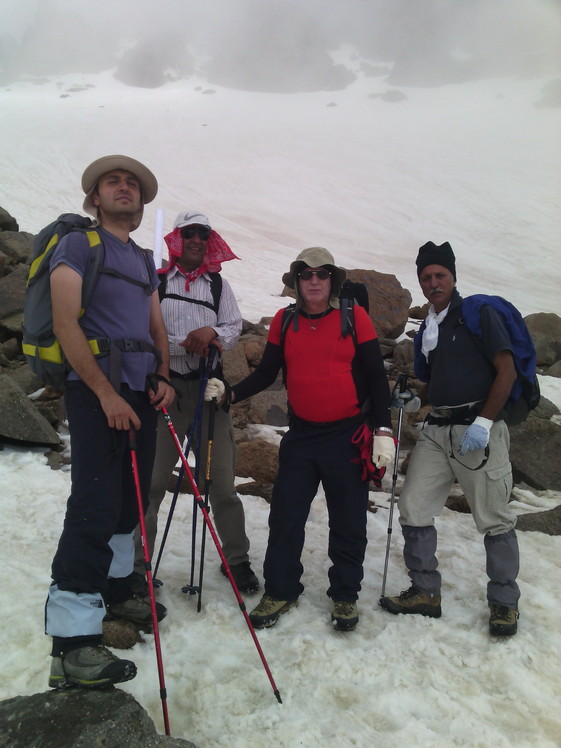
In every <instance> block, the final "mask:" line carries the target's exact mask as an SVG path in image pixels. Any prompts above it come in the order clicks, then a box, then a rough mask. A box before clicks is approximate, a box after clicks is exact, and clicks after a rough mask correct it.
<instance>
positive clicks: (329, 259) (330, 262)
mask: <svg viewBox="0 0 561 748" xmlns="http://www.w3.org/2000/svg"><path fill="white" fill-rule="evenodd" d="M302 265H307V266H308V267H309V268H319V267H322V266H324V265H327V266H328V267H329V269H330V270H331V272H333V273H335V278H336V280H337V284H336V286H337V289H336V293H339V290H340V289H341V286H342V285H343V281H344V280H345V278H346V277H347V273H346V272H345V270H344V269H343V268H338V267H337V266H336V265H335V260H334V259H333V255H332V254H331V252H329V251H328V250H327V249H324V248H323V247H308V248H307V249H303V250H302V251H301V252H300V254H299V255H298V257H297V258H296V259H295V260H294V262H292V263H291V264H290V270H289V271H288V273H285V274H284V275H283V276H282V282H283V283H284V285H285V286H288V288H291V289H292V290H293V291H295V290H296V288H295V286H296V273H297V272H298V271H300V270H301V269H302ZM333 290H335V289H333Z"/></svg>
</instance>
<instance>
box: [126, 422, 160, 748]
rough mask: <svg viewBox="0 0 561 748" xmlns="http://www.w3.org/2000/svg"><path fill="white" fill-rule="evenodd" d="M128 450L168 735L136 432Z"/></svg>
mask: <svg viewBox="0 0 561 748" xmlns="http://www.w3.org/2000/svg"><path fill="white" fill-rule="evenodd" d="M129 449H130V453H131V463H132V474H133V479H134V485H135V488H136V498H137V500H138V516H139V522H140V537H141V539H142V550H143V552H144V567H145V570H146V582H147V584H148V595H149V598H150V611H151V613H152V627H153V629H154V647H155V649H156V661H157V663H158V677H159V679H160V698H161V700H162V711H163V714H164V728H165V731H166V735H170V730H169V718H168V707H167V700H166V699H167V693H166V683H165V679H164V663H163V660H162V649H161V647H160V630H159V628H158V614H157V612H156V596H155V594H154V582H153V580H152V566H151V564H150V554H149V552H148V538H147V535H146V523H145V522H144V506H143V504H142V490H141V488H140V478H139V473H138V462H137V459H136V432H135V430H134V429H130V430H129Z"/></svg>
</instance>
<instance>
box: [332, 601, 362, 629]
mask: <svg viewBox="0 0 561 748" xmlns="http://www.w3.org/2000/svg"><path fill="white" fill-rule="evenodd" d="M331 620H332V621H333V628H335V629H337V631H354V629H356V627H357V624H358V608H357V605H356V603H350V602H347V601H345V600H334V601H333V613H332V614H331Z"/></svg>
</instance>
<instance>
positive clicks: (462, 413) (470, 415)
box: [426, 400, 485, 426]
mask: <svg viewBox="0 0 561 748" xmlns="http://www.w3.org/2000/svg"><path fill="white" fill-rule="evenodd" d="M484 402H485V401H484V400H478V401H477V402H475V403H467V404H466V405H455V406H452V407H449V408H433V409H432V410H431V412H430V413H429V414H428V416H427V419H426V420H427V423H428V424H429V425H431V426H450V425H456V426H458V425H466V424H469V423H472V421H473V419H474V418H475V417H476V416H477V415H478V414H479V412H480V410H481V407H482V406H483V403H484Z"/></svg>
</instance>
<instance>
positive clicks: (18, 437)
mask: <svg viewBox="0 0 561 748" xmlns="http://www.w3.org/2000/svg"><path fill="white" fill-rule="evenodd" d="M0 413H1V414H2V415H1V417H0V441H1V440H4V441H9V442H27V443H28V444H33V445H37V444H39V445H47V446H50V447H58V446H59V445H60V437H59V435H58V434H57V432H56V431H55V430H54V429H53V427H52V426H51V425H50V424H49V423H48V422H47V421H46V420H45V419H44V418H43V417H42V416H41V415H40V414H39V412H38V411H37V409H36V408H35V406H34V405H33V403H32V402H31V401H30V400H29V398H28V397H27V395H26V394H25V392H24V391H23V390H22V389H21V387H19V386H18V385H17V384H16V383H15V382H14V381H13V380H12V379H11V378H10V377H9V376H8V375H6V374H0Z"/></svg>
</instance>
